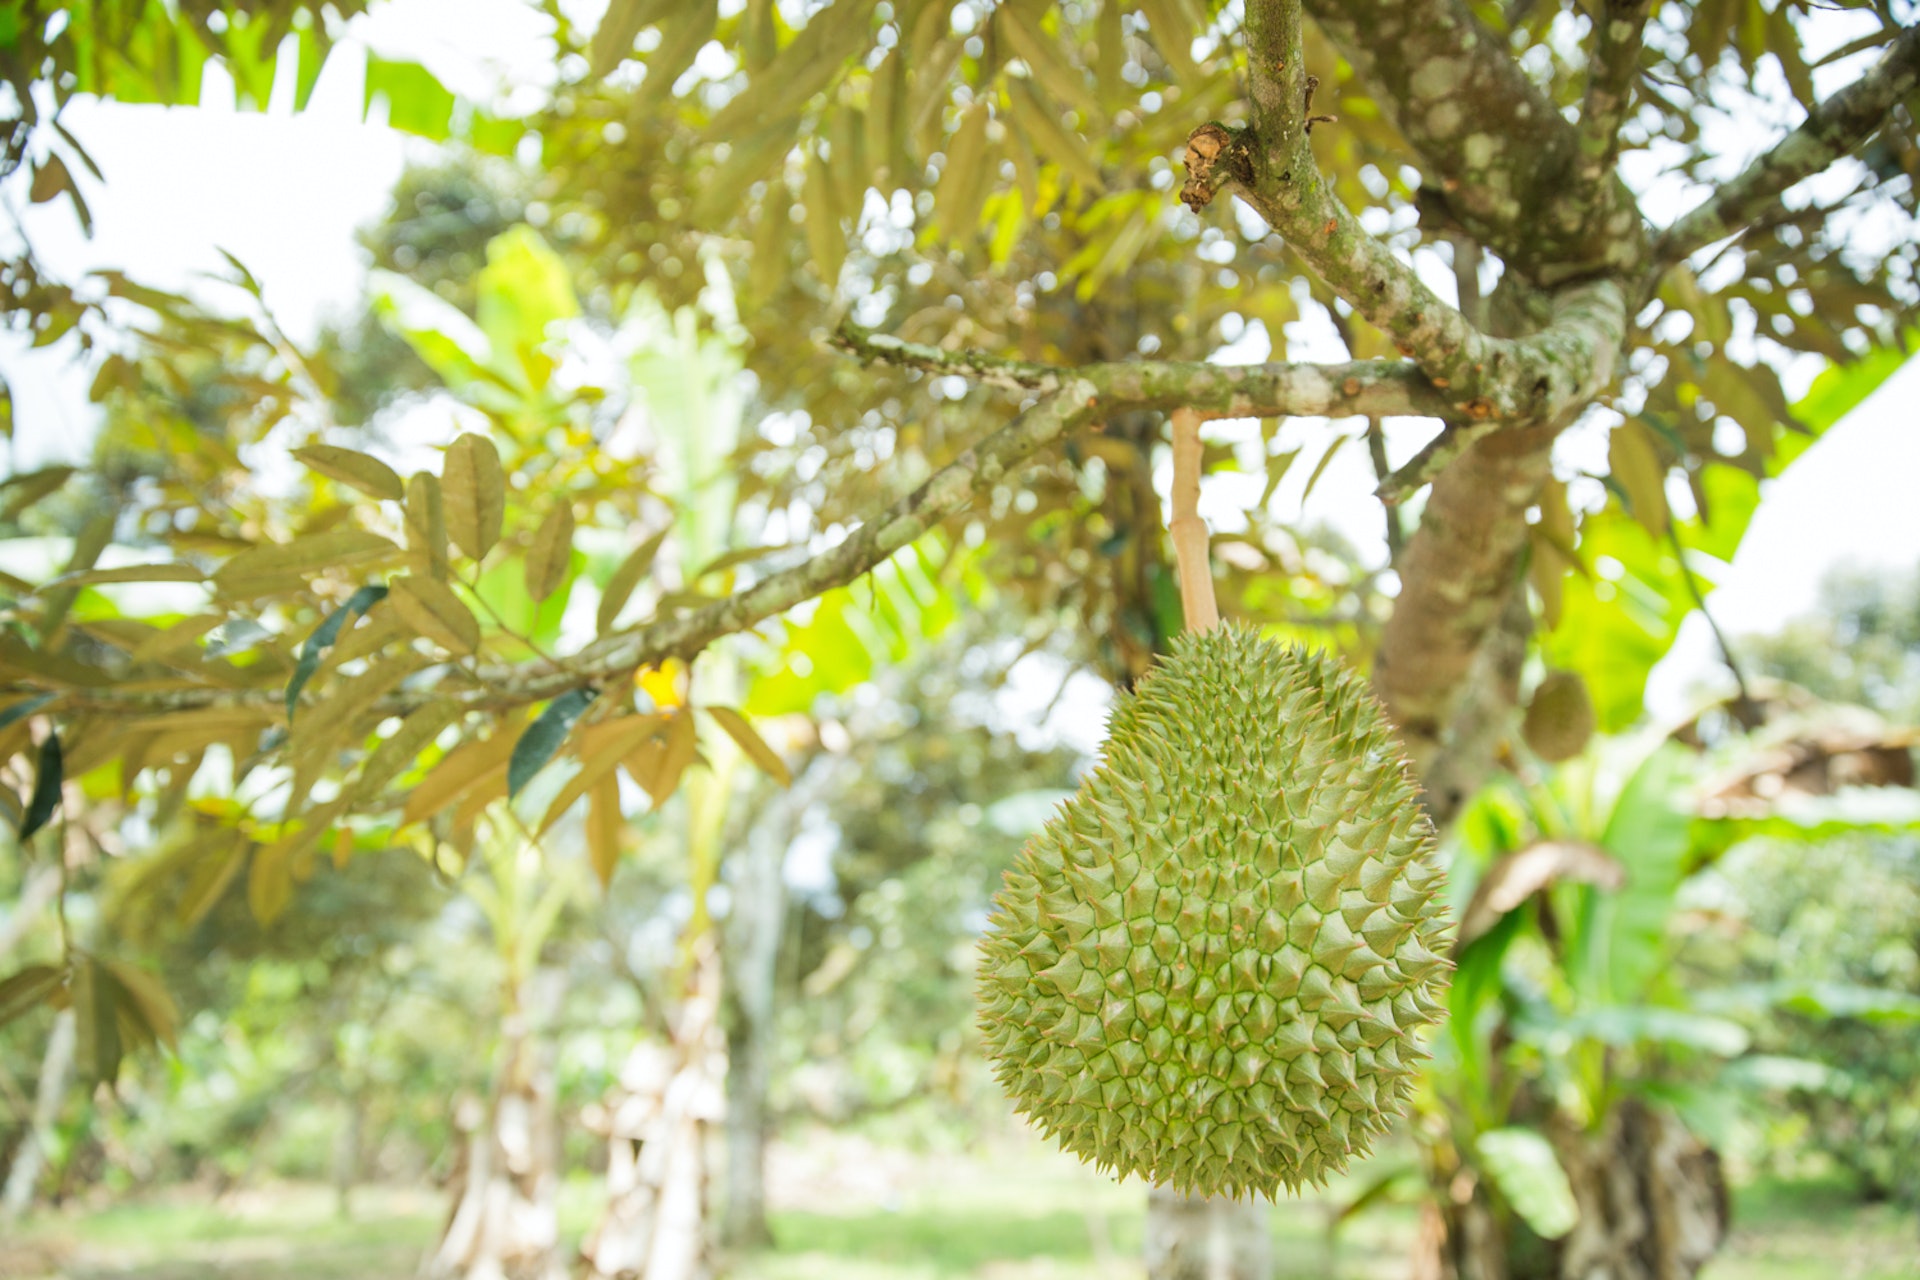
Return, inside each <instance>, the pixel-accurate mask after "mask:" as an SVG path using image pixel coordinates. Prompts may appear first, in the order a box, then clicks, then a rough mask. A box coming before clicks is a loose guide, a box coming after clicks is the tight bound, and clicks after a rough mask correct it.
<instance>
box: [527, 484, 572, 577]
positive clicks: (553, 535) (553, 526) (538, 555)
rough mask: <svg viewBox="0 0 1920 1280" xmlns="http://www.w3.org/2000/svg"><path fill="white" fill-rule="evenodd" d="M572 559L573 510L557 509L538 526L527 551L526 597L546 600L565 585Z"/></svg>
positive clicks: (565, 505)
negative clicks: (562, 584) (561, 585)
mask: <svg viewBox="0 0 1920 1280" xmlns="http://www.w3.org/2000/svg"><path fill="white" fill-rule="evenodd" d="M572 559H573V508H572V507H571V506H568V505H567V504H565V503H562V504H561V505H560V506H557V507H555V508H554V509H553V511H552V512H551V513H550V514H549V515H548V516H547V518H546V519H545V520H542V521H541V522H540V528H539V529H538V530H537V531H535V533H534V535H533V545H532V546H530V547H528V548H527V594H528V595H530V596H532V597H533V598H534V599H535V600H545V599H546V598H547V597H548V596H550V595H552V594H553V593H554V592H555V591H557V590H559V588H560V584H561V583H562V582H565V581H566V578H567V566H568V565H569V564H570V563H571V562H572Z"/></svg>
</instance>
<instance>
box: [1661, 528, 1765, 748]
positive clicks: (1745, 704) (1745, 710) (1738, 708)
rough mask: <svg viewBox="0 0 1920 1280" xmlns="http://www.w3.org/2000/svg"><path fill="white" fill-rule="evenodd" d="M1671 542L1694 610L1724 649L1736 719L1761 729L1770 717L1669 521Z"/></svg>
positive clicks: (1674, 556)
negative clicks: (1735, 653)
mask: <svg viewBox="0 0 1920 1280" xmlns="http://www.w3.org/2000/svg"><path fill="white" fill-rule="evenodd" d="M1667 541H1668V542H1669V543H1671V544H1672V546H1673V558H1674V559H1675V560H1677V561H1678V562H1679V564H1680V577H1681V578H1682V579H1683V580H1684V581H1685V582H1686V584H1687V594H1688V595H1690V596H1692V597H1693V607H1694V608H1696V609H1698V610H1699V611H1700V616H1701V617H1703V618H1705V619H1706V620H1707V629H1708V630H1710V631H1712V632H1713V641H1714V643H1715V644H1716V645H1718V646H1719V647H1720V661H1721V662H1722V663H1723V664H1725V666H1726V668H1727V670H1728V671H1730V672H1732V673H1733V683H1734V687H1735V689H1736V690H1738V692H1737V693H1736V694H1735V696H1734V702H1733V715H1734V719H1736V720H1738V721H1739V722H1740V723H1741V724H1742V725H1744V726H1746V727H1747V728H1749V729H1752V728H1755V727H1757V726H1758V725H1759V724H1760V722H1761V721H1762V720H1764V719H1766V716H1765V715H1764V714H1763V713H1762V712H1761V710H1760V704H1759V703H1758V702H1755V701H1754V699H1753V693H1752V690H1751V689H1750V688H1749V687H1748V685H1747V677H1746V675H1745V673H1743V672H1742V671H1741V670H1740V663H1739V661H1738V660H1737V659H1735V658H1734V656H1733V646H1732V645H1730V644H1728V643H1727V634H1726V632H1724V631H1722V630H1721V629H1720V624H1719V623H1718V622H1716V621H1715V620H1714V617H1713V611H1712V610H1711V609H1709V608H1707V597H1706V594H1705V593H1704V592H1702V591H1701V590H1700V581H1699V579H1697V578H1695V577H1694V576H1693V567H1692V566H1691V565H1689V564H1688V563H1687V549H1686V547H1685V546H1683V545H1681V542H1680V531H1679V529H1678V528H1676V527H1675V525H1674V523H1673V521H1671V520H1669V521H1667Z"/></svg>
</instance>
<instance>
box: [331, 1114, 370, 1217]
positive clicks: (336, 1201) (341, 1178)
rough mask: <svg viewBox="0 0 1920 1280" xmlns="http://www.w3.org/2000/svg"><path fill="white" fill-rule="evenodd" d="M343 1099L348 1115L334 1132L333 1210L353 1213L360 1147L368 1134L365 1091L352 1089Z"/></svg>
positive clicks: (339, 1212) (341, 1215) (339, 1215)
mask: <svg viewBox="0 0 1920 1280" xmlns="http://www.w3.org/2000/svg"><path fill="white" fill-rule="evenodd" d="M341 1101H342V1102H343V1103H344V1104H345V1111H346V1114H345V1115H344V1116H342V1117H341V1123H340V1127H339V1128H338V1129H337V1130H335V1131H334V1135H333V1211H334V1214H335V1215H336V1216H337V1217H341V1218H351V1217H352V1216H353V1188H354V1184H356V1183H357V1182H359V1181H360V1148H361V1145H362V1143H363V1141H364V1135H365V1129H366V1124H365V1106H364V1103H365V1090H363V1089H360V1088H354V1089H351V1090H349V1091H348V1092H347V1093H346V1094H345V1095H344V1096H343V1097H342V1098H341Z"/></svg>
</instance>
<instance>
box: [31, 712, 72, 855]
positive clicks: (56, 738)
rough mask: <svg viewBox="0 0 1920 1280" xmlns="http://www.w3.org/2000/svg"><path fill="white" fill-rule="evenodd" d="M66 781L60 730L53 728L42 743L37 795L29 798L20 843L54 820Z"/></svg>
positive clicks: (35, 787)
mask: <svg viewBox="0 0 1920 1280" xmlns="http://www.w3.org/2000/svg"><path fill="white" fill-rule="evenodd" d="M65 781H66V770H65V765H64V763H63V762H62V760H61V758H60V731H59V730H58V729H49V730H48V731H47V736H46V739H45V741H43V742H41V744H40V759H39V762H38V765H37V767H36V768H35V770H34V775H33V795H32V796H31V797H30V798H29V799H28V800H27V811H26V815H25V816H24V817H22V818H21V819H20V843H21V844H25V843H26V842H27V841H28V840H30V839H32V838H33V835H34V833H35V832H37V831H39V830H40V828H42V827H44V826H46V825H47V823H48V822H50V821H52V819H53V815H54V812H55V810H57V809H59V807H60V788H61V784H62V783H63V782H65Z"/></svg>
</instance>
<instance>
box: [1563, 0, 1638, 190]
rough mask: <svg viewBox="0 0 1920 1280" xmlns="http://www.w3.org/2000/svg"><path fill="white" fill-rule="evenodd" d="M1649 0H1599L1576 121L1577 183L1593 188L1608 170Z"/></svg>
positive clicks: (1629, 98) (1624, 115) (1634, 74)
mask: <svg viewBox="0 0 1920 1280" xmlns="http://www.w3.org/2000/svg"><path fill="white" fill-rule="evenodd" d="M1652 12H1653V0H1601V2H1600V12H1599V14H1598V15H1596V16H1595V18H1594V20H1593V25H1594V33H1593V53H1592V55H1591V57H1590V59H1589V61H1588V64H1587V90H1586V95H1585V97H1584V99H1583V101H1582V102H1581V106H1580V123H1579V125H1578V129H1577V132H1578V135H1579V147H1580V158H1579V160H1578V161H1577V162H1576V165H1575V171H1576V172H1577V173H1578V174H1579V178H1580V183H1581V185H1582V186H1586V187H1596V186H1598V185H1599V184H1600V183H1602V182H1605V181H1606V180H1607V179H1608V177H1609V176H1611V174H1612V171H1613V164H1614V160H1615V158H1616V157H1617V156H1618V155H1619V152H1620V125H1621V122H1623V121H1624V120H1625V119H1626V118H1627V111H1628V108H1630V107H1631V106H1632V105H1633V85H1634V81H1635V80H1637V79H1638V78H1639V76H1640V48H1641V45H1642V44H1643V43H1644V41H1645V37H1646V30H1647V18H1648V16H1649V15H1651V14H1652Z"/></svg>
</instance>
